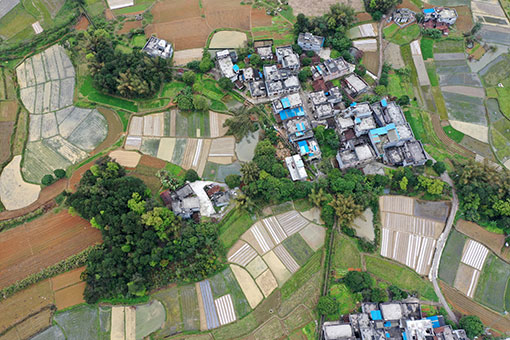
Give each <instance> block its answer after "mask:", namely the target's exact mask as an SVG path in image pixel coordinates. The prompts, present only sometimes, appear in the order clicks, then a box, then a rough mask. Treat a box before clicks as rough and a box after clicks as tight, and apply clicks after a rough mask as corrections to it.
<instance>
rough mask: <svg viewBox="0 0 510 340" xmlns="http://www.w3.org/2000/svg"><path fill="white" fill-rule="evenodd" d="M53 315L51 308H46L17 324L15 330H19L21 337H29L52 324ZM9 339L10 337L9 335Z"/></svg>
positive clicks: (18, 333)
mask: <svg viewBox="0 0 510 340" xmlns="http://www.w3.org/2000/svg"><path fill="white" fill-rule="evenodd" d="M52 315H53V311H52V310H51V309H50V308H44V309H43V310H41V311H40V312H39V313H37V314H35V315H33V316H31V317H29V318H28V319H26V320H23V321H22V322H21V323H19V324H17V325H16V327H14V328H13V330H14V331H15V332H17V336H18V337H19V339H29V338H31V337H32V336H33V335H34V334H37V333H39V332H40V331H42V330H44V329H45V328H48V327H49V326H51V316H52ZM7 339H9V337H7Z"/></svg>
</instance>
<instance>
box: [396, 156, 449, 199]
mask: <svg viewBox="0 0 510 340" xmlns="http://www.w3.org/2000/svg"><path fill="white" fill-rule="evenodd" d="M443 167H444V163H442V162H441V163H440V164H439V165H437V166H435V167H433V168H434V169H435V168H437V169H438V171H439V172H441V170H443V172H444V171H445V170H444V169H446V167H444V169H443ZM423 172H424V167H414V168H412V167H403V168H398V169H396V170H394V171H393V172H392V177H391V184H390V187H391V190H392V192H393V193H395V194H405V195H412V196H416V195H423V198H424V199H429V200H438V199H442V198H444V196H445V195H449V194H450V190H451V188H450V186H449V185H448V184H447V183H445V182H443V181H441V179H439V178H434V177H428V176H425V175H423ZM441 173H442V172H441Z"/></svg>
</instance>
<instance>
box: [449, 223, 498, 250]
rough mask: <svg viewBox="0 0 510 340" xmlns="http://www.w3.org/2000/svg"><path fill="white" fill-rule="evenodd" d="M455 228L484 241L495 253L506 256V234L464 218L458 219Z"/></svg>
mask: <svg viewBox="0 0 510 340" xmlns="http://www.w3.org/2000/svg"><path fill="white" fill-rule="evenodd" d="M455 229H456V230H458V231H459V232H461V233H462V234H464V235H466V236H468V237H469V238H471V239H473V240H475V241H478V242H480V243H482V244H483V245H485V246H486V247H488V248H489V249H490V250H491V251H492V252H493V253H495V254H497V255H499V256H501V257H503V258H505V257H504V255H503V252H502V249H503V246H504V245H505V235H504V234H497V233H493V232H490V231H488V230H487V229H485V228H483V227H480V226H479V225H478V224H476V223H473V222H469V221H464V220H459V221H457V223H456V225H455Z"/></svg>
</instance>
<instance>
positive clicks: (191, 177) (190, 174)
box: [184, 169, 200, 182]
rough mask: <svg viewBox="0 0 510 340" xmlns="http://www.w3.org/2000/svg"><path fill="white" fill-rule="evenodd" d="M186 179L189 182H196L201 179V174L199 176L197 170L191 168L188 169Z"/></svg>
mask: <svg viewBox="0 0 510 340" xmlns="http://www.w3.org/2000/svg"><path fill="white" fill-rule="evenodd" d="M184 179H185V180H186V181H188V182H195V181H198V180H199V179H200V176H198V174H197V172H196V171H195V170H193V169H189V170H187V171H186V174H185V175H184Z"/></svg>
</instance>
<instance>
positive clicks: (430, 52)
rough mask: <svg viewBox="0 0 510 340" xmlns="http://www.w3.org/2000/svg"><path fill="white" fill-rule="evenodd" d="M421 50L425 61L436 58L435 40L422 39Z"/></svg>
mask: <svg viewBox="0 0 510 340" xmlns="http://www.w3.org/2000/svg"><path fill="white" fill-rule="evenodd" d="M420 48H421V54H422V56H423V59H424V60H427V59H429V58H434V40H432V39H430V38H422V39H421V40H420Z"/></svg>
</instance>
